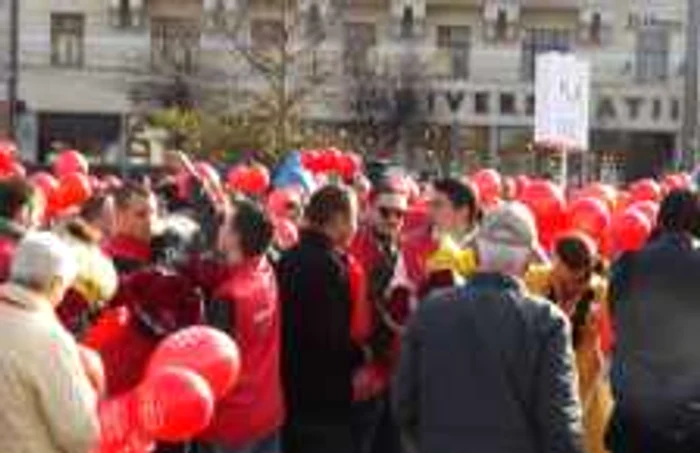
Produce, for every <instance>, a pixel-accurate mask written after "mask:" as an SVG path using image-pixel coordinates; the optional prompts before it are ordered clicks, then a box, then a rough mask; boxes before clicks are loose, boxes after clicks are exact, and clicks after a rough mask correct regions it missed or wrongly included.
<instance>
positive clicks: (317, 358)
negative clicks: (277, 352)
mask: <svg viewBox="0 0 700 453" xmlns="http://www.w3.org/2000/svg"><path fill="white" fill-rule="evenodd" d="M306 224H307V228H306V229H305V230H304V231H303V232H302V235H301V240H300V243H299V244H298V245H297V246H296V247H295V248H294V249H292V250H290V251H289V252H287V253H286V254H285V255H284V256H283V257H282V259H281V261H280V263H279V267H278V275H279V290H280V301H281V306H282V325H283V353H282V368H283V373H282V374H283V383H284V387H285V389H284V390H285V398H286V403H287V411H288V419H287V425H286V427H285V432H284V444H285V445H284V447H285V448H284V451H285V453H316V452H318V453H329V452H333V453H343V452H353V451H354V450H355V447H354V444H353V442H354V439H353V438H352V435H351V431H350V417H351V403H352V386H351V379H352V375H353V371H354V370H355V369H356V368H357V367H358V366H360V365H361V364H362V363H364V361H365V357H364V352H363V350H362V349H361V348H359V347H357V346H355V345H354V344H353V342H352V341H351V335H350V323H351V319H350V318H351V317H350V313H351V296H350V281H349V276H348V268H347V260H346V258H345V256H344V253H343V252H342V251H341V250H342V249H344V248H346V247H347V246H348V245H349V243H350V241H351V240H352V238H353V236H354V234H355V231H356V229H357V204H356V200H355V198H354V197H353V195H352V194H351V192H349V191H348V190H347V189H345V188H342V187H339V186H326V187H324V188H322V189H320V190H319V191H318V192H316V193H315V194H314V195H313V196H312V198H311V200H310V202H309V205H308V208H307V211H306Z"/></svg>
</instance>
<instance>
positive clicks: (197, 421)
mask: <svg viewBox="0 0 700 453" xmlns="http://www.w3.org/2000/svg"><path fill="white" fill-rule="evenodd" d="M136 395H137V396H136V399H137V402H138V422H139V427H140V428H142V429H143V431H144V432H145V433H146V434H147V435H149V436H151V437H153V438H154V439H156V440H160V441H163V442H184V441H187V440H190V439H192V438H194V437H195V436H196V435H197V434H199V433H201V432H202V431H203V430H204V429H206V427H207V426H208V425H209V423H210V422H211V419H212V417H213V415H214V395H213V394H212V391H211V389H210V388H209V385H207V382H206V381H205V380H204V378H202V377H201V376H200V375H198V374H197V373H195V372H194V371H190V370H188V369H185V368H178V367H166V368H159V369H158V370H156V371H155V372H154V373H152V374H150V375H149V376H148V377H147V378H146V380H145V382H143V384H141V385H140V386H139V387H138V389H137V390H136Z"/></svg>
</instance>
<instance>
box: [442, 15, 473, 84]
mask: <svg viewBox="0 0 700 453" xmlns="http://www.w3.org/2000/svg"><path fill="white" fill-rule="evenodd" d="M470 37H471V29H470V28H469V27H461V26H460V27H451V26H440V27H438V47H439V48H440V49H442V50H444V51H447V52H449V54H450V66H451V69H450V73H451V76H452V78H454V79H467V78H468V77H469V49H470Z"/></svg>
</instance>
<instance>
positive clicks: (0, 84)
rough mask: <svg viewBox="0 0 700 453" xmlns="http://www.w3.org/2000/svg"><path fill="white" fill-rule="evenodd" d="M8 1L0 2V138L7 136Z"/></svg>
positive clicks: (8, 71) (8, 70)
mask: <svg viewBox="0 0 700 453" xmlns="http://www.w3.org/2000/svg"><path fill="white" fill-rule="evenodd" d="M9 73H10V0H0V137H3V136H6V135H9V130H8V129H9V111H8V107H9V105H8V103H7V98H8V78H9Z"/></svg>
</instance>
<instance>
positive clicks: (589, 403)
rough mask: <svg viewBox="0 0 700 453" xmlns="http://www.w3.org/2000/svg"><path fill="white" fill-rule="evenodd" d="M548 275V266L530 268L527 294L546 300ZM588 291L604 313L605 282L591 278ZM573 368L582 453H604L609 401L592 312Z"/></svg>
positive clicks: (607, 382) (609, 412)
mask: <svg viewBox="0 0 700 453" xmlns="http://www.w3.org/2000/svg"><path fill="white" fill-rule="evenodd" d="M551 272H552V269H551V267H550V266H548V265H536V266H531V267H530V269H528V272H527V273H526V274H525V278H524V280H525V285H526V286H527V288H528V290H529V291H531V292H532V293H534V294H537V295H539V296H543V297H548V295H549V293H550V289H551V283H550V279H551ZM591 289H592V290H593V292H594V299H593V301H594V304H595V305H597V309H599V310H607V282H606V281H605V279H603V278H601V277H599V276H594V277H593V278H592V279H591ZM576 365H577V370H578V374H579V396H580V397H581V402H582V405H583V424H584V428H585V431H586V432H585V434H586V436H585V444H586V451H587V452H589V453H605V452H606V451H607V450H606V448H605V442H604V436H605V429H606V427H607V423H608V420H609V418H610V414H611V412H612V408H613V398H612V392H611V390H610V383H609V381H608V379H607V376H606V371H605V367H606V365H605V359H604V356H603V354H602V351H601V348H600V332H599V329H598V324H597V321H596V319H595V317H594V316H593V311H592V312H591V313H590V314H589V316H588V319H587V320H586V323H585V325H584V326H583V332H582V335H581V341H580V343H579V344H578V345H577V347H576Z"/></svg>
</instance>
